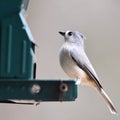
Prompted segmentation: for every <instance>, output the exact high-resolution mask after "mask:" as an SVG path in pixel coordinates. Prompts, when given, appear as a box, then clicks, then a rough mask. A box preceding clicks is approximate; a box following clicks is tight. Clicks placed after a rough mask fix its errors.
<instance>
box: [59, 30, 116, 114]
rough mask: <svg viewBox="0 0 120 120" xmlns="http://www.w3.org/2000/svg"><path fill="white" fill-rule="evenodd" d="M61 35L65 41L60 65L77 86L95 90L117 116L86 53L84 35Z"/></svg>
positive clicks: (75, 33) (63, 33)
mask: <svg viewBox="0 0 120 120" xmlns="http://www.w3.org/2000/svg"><path fill="white" fill-rule="evenodd" d="M59 33H60V34H61V35H62V36H64V39H65V43H64V44H63V45H62V47H61V49H60V55H59V57H60V65H61V66H62V68H63V70H64V71H65V73H66V74H67V75H68V76H70V77H71V78H73V79H76V80H77V81H76V83H77V84H78V83H81V84H83V85H88V86H90V87H93V88H95V89H96V90H97V91H98V92H99V93H100V94H101V95H102V97H103V98H104V99H105V101H106V103H107V106H108V108H109V109H110V111H111V113H112V114H116V113H117V111H116V109H115V107H114V105H113V103H112V101H111V100H110V98H109V97H108V95H107V94H106V93H105V91H104V90H103V87H102V86H101V84H100V82H99V78H98V76H97V74H96V72H95V70H94V68H93V67H92V64H91V63H90V61H89V59H88V57H87V55H86V53H85V51H84V40H85V37H84V35H83V34H81V33H80V32H78V31H66V32H59Z"/></svg>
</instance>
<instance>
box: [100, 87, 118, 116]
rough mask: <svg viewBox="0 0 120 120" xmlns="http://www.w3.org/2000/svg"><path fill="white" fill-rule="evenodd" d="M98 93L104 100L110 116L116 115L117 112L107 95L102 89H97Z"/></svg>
mask: <svg viewBox="0 0 120 120" xmlns="http://www.w3.org/2000/svg"><path fill="white" fill-rule="evenodd" d="M98 91H99V93H100V94H101V95H102V97H103V98H104V100H105V101H106V104H107V106H108V108H109V110H110V112H111V113H112V114H117V111H116V109H115V107H114V105H113V103H112V101H111V99H110V98H109V97H108V95H107V94H106V92H105V91H104V90H103V88H100V89H98Z"/></svg>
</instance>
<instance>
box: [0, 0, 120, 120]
mask: <svg viewBox="0 0 120 120" xmlns="http://www.w3.org/2000/svg"><path fill="white" fill-rule="evenodd" d="M26 14H27V22H28V24H29V27H30V29H31V32H32V35H33V37H34V39H35V41H36V44H37V45H38V47H36V60H37V78H38V79H63V78H64V79H69V77H68V76H67V75H66V74H65V73H64V72H63V70H62V69H61V67H60V65H59V58H58V56H59V48H60V46H61V45H62V44H63V42H64V40H63V38H62V37H61V36H60V35H59V34H58V31H66V30H69V29H72V30H78V31H80V32H82V33H83V34H84V35H85V36H86V38H87V39H86V41H85V48H86V53H87V54H88V56H89V58H90V60H91V62H92V64H93V66H94V68H95V70H96V72H97V74H98V76H99V78H100V81H101V83H102V85H103V87H104V89H105V90H106V92H107V93H108V95H109V96H110V98H111V99H112V101H113V103H114V104H115V106H116V108H117V111H118V113H120V87H119V84H120V77H119V75H120V69H119V67H120V1H119V0H90V1H89V0H31V1H30V2H29V6H28V9H27V13H26ZM0 118H1V120H7V119H9V120H118V119H120V116H119V115H118V116H115V115H111V113H110V112H109V110H108V108H107V107H106V105H105V102H104V101H103V99H102V97H101V96H100V95H99V94H98V93H97V92H96V91H95V90H93V89H91V88H89V87H84V86H79V91H78V99H77V100H76V101H75V102H62V103H60V102H50V103H49V102H42V103H41V104H40V105H39V106H37V107H36V106H22V105H6V104H0Z"/></svg>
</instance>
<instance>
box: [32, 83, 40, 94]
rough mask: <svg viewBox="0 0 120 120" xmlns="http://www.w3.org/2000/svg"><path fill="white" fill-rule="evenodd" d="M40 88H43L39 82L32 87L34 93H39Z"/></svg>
mask: <svg viewBox="0 0 120 120" xmlns="http://www.w3.org/2000/svg"><path fill="white" fill-rule="evenodd" d="M40 90H41V88H40V85H38V84H34V85H33V86H32V88H31V92H32V93H39V92H40Z"/></svg>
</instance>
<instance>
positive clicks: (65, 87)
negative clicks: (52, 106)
mask: <svg viewBox="0 0 120 120" xmlns="http://www.w3.org/2000/svg"><path fill="white" fill-rule="evenodd" d="M59 89H60V91H61V92H63V93H65V92H67V91H68V85H67V84H66V83H61V84H60V87H59Z"/></svg>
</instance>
